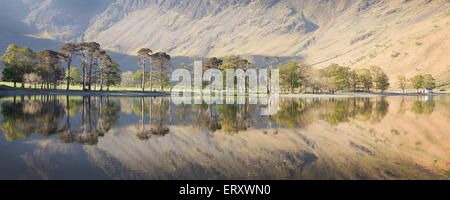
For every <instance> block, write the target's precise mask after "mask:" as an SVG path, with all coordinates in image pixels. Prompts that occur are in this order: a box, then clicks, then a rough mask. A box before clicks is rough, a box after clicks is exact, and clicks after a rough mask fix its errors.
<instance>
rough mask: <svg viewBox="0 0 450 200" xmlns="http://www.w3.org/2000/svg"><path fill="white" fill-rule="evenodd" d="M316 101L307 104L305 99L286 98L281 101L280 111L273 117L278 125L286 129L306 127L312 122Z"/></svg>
mask: <svg viewBox="0 0 450 200" xmlns="http://www.w3.org/2000/svg"><path fill="white" fill-rule="evenodd" d="M315 103H317V102H316V101H311V102H307V101H306V100H304V99H294V98H286V99H282V100H281V101H280V110H279V111H278V113H277V114H275V115H274V116H273V118H274V119H275V121H276V123H277V124H278V125H280V126H283V127H286V128H295V127H300V126H305V125H306V124H308V123H310V122H311V120H310V119H311V118H312V116H311V112H308V111H310V109H309V108H311V107H313V106H314V105H315Z"/></svg>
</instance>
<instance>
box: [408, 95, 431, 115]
mask: <svg viewBox="0 0 450 200" xmlns="http://www.w3.org/2000/svg"><path fill="white" fill-rule="evenodd" d="M435 107H436V103H435V102H434V100H433V99H432V98H431V97H430V98H428V99H426V100H422V99H419V97H418V98H417V100H415V101H414V102H413V103H412V105H411V111H412V112H413V113H414V114H416V115H422V114H426V115H429V114H431V113H433V112H434V108H435Z"/></svg>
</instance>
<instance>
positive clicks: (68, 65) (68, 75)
mask: <svg viewBox="0 0 450 200" xmlns="http://www.w3.org/2000/svg"><path fill="white" fill-rule="evenodd" d="M71 63H72V57H71V56H69V57H68V58H67V91H69V87H70V64H71Z"/></svg>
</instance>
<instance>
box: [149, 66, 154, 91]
mask: <svg viewBox="0 0 450 200" xmlns="http://www.w3.org/2000/svg"><path fill="white" fill-rule="evenodd" d="M149 71H150V92H151V91H153V78H152V77H153V74H152V73H153V70H152V64H151V63H150V69H149Z"/></svg>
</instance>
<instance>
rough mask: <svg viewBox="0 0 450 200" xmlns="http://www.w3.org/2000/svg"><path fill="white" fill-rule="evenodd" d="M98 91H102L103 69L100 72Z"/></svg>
mask: <svg viewBox="0 0 450 200" xmlns="http://www.w3.org/2000/svg"><path fill="white" fill-rule="evenodd" d="M100 91H103V69H101V70H100Z"/></svg>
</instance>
